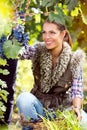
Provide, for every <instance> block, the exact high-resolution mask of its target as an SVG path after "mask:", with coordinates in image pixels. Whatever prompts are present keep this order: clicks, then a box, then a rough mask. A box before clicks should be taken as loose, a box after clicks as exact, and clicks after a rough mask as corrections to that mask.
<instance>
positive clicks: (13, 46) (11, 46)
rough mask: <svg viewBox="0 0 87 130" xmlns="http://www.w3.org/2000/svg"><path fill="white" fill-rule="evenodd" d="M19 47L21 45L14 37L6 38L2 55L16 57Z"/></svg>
mask: <svg viewBox="0 0 87 130" xmlns="http://www.w3.org/2000/svg"><path fill="white" fill-rule="evenodd" d="M20 49H21V45H20V43H19V42H18V41H17V40H16V39H13V40H12V41H11V40H7V41H6V42H4V44H3V50H4V55H5V56H6V57H7V58H12V59H16V58H17V56H18V53H19V50H20Z"/></svg>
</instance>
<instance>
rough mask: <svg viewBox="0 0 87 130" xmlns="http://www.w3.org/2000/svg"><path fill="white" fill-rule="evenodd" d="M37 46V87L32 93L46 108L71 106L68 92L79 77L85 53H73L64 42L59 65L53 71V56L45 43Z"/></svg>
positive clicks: (35, 59)
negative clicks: (74, 80) (74, 79)
mask: <svg viewBox="0 0 87 130" xmlns="http://www.w3.org/2000/svg"><path fill="white" fill-rule="evenodd" d="M36 46H37V51H36V55H35V57H34V58H33V60H32V63H33V68H32V69H33V74H34V80H35V85H34V88H33V89H32V91H31V92H32V93H33V94H34V95H35V96H36V97H37V98H39V100H40V101H41V102H42V104H43V105H44V107H45V108H54V109H57V108H59V107H60V106H61V105H63V107H65V106H69V105H70V102H71V101H69V97H68V96H67V94H66V91H68V90H69V88H70V87H71V83H72V80H73V78H76V77H78V75H79V73H80V67H81V61H82V58H83V57H84V56H83V55H84V53H82V51H81V50H79V51H76V52H72V51H71V48H70V46H69V45H68V44H67V43H66V42H64V43H63V51H62V53H61V54H60V57H59V58H58V60H57V65H56V67H55V68H54V69H52V55H51V54H50V52H49V51H48V50H47V49H46V47H45V45H44V43H39V44H37V45H36Z"/></svg>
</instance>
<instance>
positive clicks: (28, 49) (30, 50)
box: [19, 45, 36, 60]
mask: <svg viewBox="0 0 87 130" xmlns="http://www.w3.org/2000/svg"><path fill="white" fill-rule="evenodd" d="M35 52H36V47H35V46H29V45H27V46H25V47H24V48H23V50H22V53H20V54H19V57H20V59H21V60H23V59H30V60H31V59H32V58H33V57H34V55H35Z"/></svg>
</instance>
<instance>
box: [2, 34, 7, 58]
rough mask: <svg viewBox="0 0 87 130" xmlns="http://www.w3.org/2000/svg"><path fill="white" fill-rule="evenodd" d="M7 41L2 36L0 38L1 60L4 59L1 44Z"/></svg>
mask: <svg viewBox="0 0 87 130" xmlns="http://www.w3.org/2000/svg"><path fill="white" fill-rule="evenodd" d="M6 40H7V37H6V36H4V35H3V36H2V37H1V38H0V57H1V58H3V57H4V54H3V43H4V42H5V41H6Z"/></svg>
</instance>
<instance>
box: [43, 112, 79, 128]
mask: <svg viewBox="0 0 87 130" xmlns="http://www.w3.org/2000/svg"><path fill="white" fill-rule="evenodd" d="M56 115H57V118H56V119H52V120H49V119H47V118H44V117H41V118H42V119H43V122H44V124H45V126H46V127H47V129H48V130H68V129H69V130H82V126H80V123H79V122H78V121H77V119H76V115H75V113H73V111H71V110H66V111H64V112H61V111H59V110H57V112H56ZM50 116H52V115H51V114H50Z"/></svg>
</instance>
